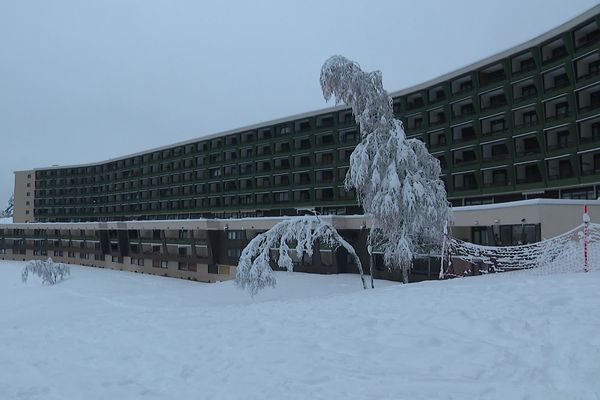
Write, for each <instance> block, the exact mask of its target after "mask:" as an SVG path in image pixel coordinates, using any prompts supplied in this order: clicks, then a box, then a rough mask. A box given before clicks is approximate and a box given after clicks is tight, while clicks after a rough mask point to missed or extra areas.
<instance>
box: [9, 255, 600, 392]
mask: <svg viewBox="0 0 600 400" xmlns="http://www.w3.org/2000/svg"><path fill="white" fill-rule="evenodd" d="M24 265H25V264H24V263H19V262H12V261H11V262H9V261H2V262H0V399H142V398H143V399H566V398H568V399H596V398H599V397H600V379H598V376H599V373H600V364H599V360H600V334H599V332H600V313H599V312H598V309H599V307H600V296H598V287H599V285H600V273H599V272H590V273H587V274H586V273H570V274H562V275H551V276H531V275H526V274H521V273H520V272H514V273H506V274H495V275H487V276H480V277H473V278H465V279H455V280H450V281H430V282H422V283H415V284H409V285H398V284H395V283H392V282H385V281H377V282H376V289H374V290H362V286H361V284H360V279H359V277H358V276H356V275H334V276H319V275H309V274H299V273H278V274H277V281H278V285H277V287H276V288H275V289H271V288H267V289H265V290H264V291H262V292H260V293H258V295H257V296H256V297H255V298H254V299H252V298H251V297H250V296H248V294H247V293H246V292H244V291H242V290H239V289H237V288H236V287H235V285H234V283H233V282H224V283H218V284H201V283H195V282H188V281H183V280H177V279H170V278H161V277H156V276H149V275H141V274H133V273H127V272H120V271H113V270H106V269H99V268H85V267H78V266H72V268H71V276H70V277H68V278H67V279H66V280H65V281H63V282H61V283H59V284H57V285H54V286H43V285H42V284H41V283H39V281H37V280H35V279H31V280H30V282H29V283H28V284H26V285H24V284H22V283H21V279H20V273H21V269H22V268H23V266H24Z"/></svg>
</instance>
